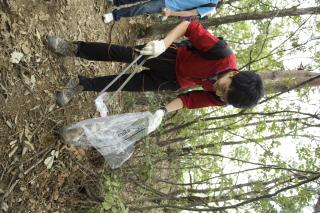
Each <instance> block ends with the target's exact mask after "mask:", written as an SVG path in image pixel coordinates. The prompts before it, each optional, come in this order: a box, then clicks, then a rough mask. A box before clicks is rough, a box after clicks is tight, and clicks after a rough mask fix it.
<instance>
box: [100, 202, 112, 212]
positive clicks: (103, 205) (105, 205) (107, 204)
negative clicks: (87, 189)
mask: <svg viewBox="0 0 320 213" xmlns="http://www.w3.org/2000/svg"><path fill="white" fill-rule="evenodd" d="M102 207H103V209H104V210H109V209H111V207H112V203H109V202H103V203H102Z"/></svg>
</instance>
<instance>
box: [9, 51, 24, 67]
mask: <svg viewBox="0 0 320 213" xmlns="http://www.w3.org/2000/svg"><path fill="white" fill-rule="evenodd" d="M22 58H23V53H21V52H17V51H14V52H13V53H11V58H10V62H11V63H13V64H19V62H20V61H21V59H22Z"/></svg>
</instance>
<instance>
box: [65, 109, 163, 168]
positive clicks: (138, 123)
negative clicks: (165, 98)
mask: <svg viewBox="0 0 320 213" xmlns="http://www.w3.org/2000/svg"><path fill="white" fill-rule="evenodd" d="M161 120H162V117H161V118H159V117H157V116H156V114H152V113H150V112H138V113H126V114H119V115H112V116H107V117H100V118H94V119H88V120H84V121H81V122H78V123H76V124H73V125H70V126H68V127H65V128H63V133H62V136H63V137H64V140H65V142H66V143H69V144H74V145H77V146H91V147H94V148H96V149H97V150H98V151H99V152H100V153H101V154H102V155H103V156H104V158H105V160H106V161H107V163H108V164H109V165H110V166H111V168H112V169H115V168H118V167H120V166H121V165H122V164H123V163H124V162H125V161H126V160H128V159H129V158H130V157H131V155H132V153H133V152H134V144H135V142H136V141H138V140H140V139H142V138H144V137H145V136H147V135H148V134H149V133H151V132H152V131H154V130H155V129H156V128H157V127H158V126H159V125H160V123H161Z"/></svg>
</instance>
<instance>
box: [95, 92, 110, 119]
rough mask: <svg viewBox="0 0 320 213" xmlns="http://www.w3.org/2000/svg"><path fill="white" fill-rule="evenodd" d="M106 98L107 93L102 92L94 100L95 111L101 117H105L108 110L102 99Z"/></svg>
mask: <svg viewBox="0 0 320 213" xmlns="http://www.w3.org/2000/svg"><path fill="white" fill-rule="evenodd" d="M107 98H109V97H108V94H107V93H103V94H102V95H100V96H98V97H97V98H96V100H95V101H94V102H95V104H96V108H97V111H98V112H100V116H101V117H106V116H107V115H108V112H109V110H108V107H107V105H106V104H105V103H104V101H103V100H106V99H107Z"/></svg>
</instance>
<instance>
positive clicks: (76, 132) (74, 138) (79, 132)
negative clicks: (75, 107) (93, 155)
mask: <svg viewBox="0 0 320 213" xmlns="http://www.w3.org/2000/svg"><path fill="white" fill-rule="evenodd" d="M58 133H59V136H60V138H61V139H62V142H63V143H67V144H74V145H81V140H80V139H81V138H82V137H83V134H84V130H83V129H82V128H81V127H78V128H71V129H70V128H68V127H63V128H61V129H60V130H59V131H58ZM82 145H83V144H82Z"/></svg>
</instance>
